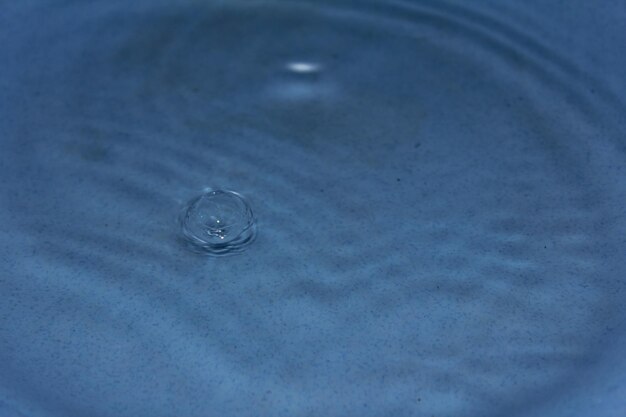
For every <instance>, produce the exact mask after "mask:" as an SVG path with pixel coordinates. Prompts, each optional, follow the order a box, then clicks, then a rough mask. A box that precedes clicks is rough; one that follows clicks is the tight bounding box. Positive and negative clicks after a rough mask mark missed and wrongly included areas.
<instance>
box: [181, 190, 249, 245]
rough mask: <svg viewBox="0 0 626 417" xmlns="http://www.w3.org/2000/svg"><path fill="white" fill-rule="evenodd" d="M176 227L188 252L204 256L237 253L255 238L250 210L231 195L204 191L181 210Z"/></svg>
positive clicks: (228, 192) (246, 204)
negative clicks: (190, 250)
mask: <svg viewBox="0 0 626 417" xmlns="http://www.w3.org/2000/svg"><path fill="white" fill-rule="evenodd" d="M180 226H181V233H182V237H183V239H184V240H185V242H186V243H187V244H188V246H189V248H190V249H192V250H193V251H195V252H199V253H204V254H207V255H214V256H221V255H228V254H233V253H239V252H241V251H243V250H244V249H245V248H246V247H247V246H248V245H249V244H250V243H252V241H253V240H254V238H255V237H256V219H255V217H254V213H253V212H252V208H251V207H250V204H249V203H248V201H247V200H246V199H245V198H244V197H243V196H242V195H241V194H239V193H237V192H235V191H228V190H205V192H204V193H202V194H201V195H199V196H197V197H195V198H193V199H192V200H190V201H189V202H188V203H187V204H186V205H185V207H183V210H182V212H181V215H180Z"/></svg>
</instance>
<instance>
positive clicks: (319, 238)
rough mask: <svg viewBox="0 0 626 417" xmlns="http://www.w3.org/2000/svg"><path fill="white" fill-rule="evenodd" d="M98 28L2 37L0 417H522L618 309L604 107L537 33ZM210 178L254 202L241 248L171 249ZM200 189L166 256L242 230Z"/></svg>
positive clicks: (234, 15)
mask: <svg viewBox="0 0 626 417" xmlns="http://www.w3.org/2000/svg"><path fill="white" fill-rule="evenodd" d="M30 7H33V8H32V11H31V12H29V13H32V14H33V15H34V14H35V13H36V10H37V8H34V6H32V5H31V6H30ZM102 7H103V8H102V9H100V8H97V7H85V6H79V5H78V3H75V2H68V3H64V5H63V7H61V6H56V7H50V8H48V9H46V15H47V16H49V19H48V20H47V23H46V26H45V27H43V28H41V29H40V30H39V31H35V32H32V33H31V34H22V35H21V36H22V37H23V39H22V43H23V45H48V46H49V48H47V49H48V50H47V51H43V50H40V49H41V48H32V47H31V48H24V49H23V50H20V55H17V54H16V56H23V54H32V55H27V56H28V59H29V60H32V62H31V61H29V65H28V66H27V67H28V68H31V69H30V70H29V71H27V72H26V73H25V75H23V76H20V78H18V79H17V81H16V82H15V83H14V84H15V85H19V86H20V88H19V91H17V90H16V91H14V92H13V93H11V91H8V92H7V94H8V96H7V97H13V98H14V99H15V100H11V102H12V103H13V107H12V113H11V114H12V115H13V117H12V118H7V120H9V119H12V120H17V122H15V125H16V126H17V127H15V128H14V129H13V130H10V129H8V130H7V132H8V133H7V136H6V137H7V138H12V139H11V140H10V141H9V139H6V141H7V142H6V143H7V146H6V147H3V149H6V154H5V155H9V156H3V155H0V158H3V159H2V164H0V172H1V173H2V174H5V173H6V174H7V175H0V181H5V182H3V187H6V189H7V190H9V191H7V192H8V193H9V192H10V195H11V198H8V199H3V203H2V204H3V205H2V207H4V206H6V207H7V208H6V210H7V211H8V213H9V214H10V216H6V217H5V218H11V219H14V220H11V222H12V225H13V226H14V229H15V230H10V231H9V230H7V232H6V233H7V234H10V235H11V236H14V240H13V242H14V243H13V245H12V246H11V245H9V248H7V252H6V253H7V255H6V256H7V257H10V258H11V259H14V261H12V263H11V267H10V269H9V270H8V271H7V274H5V276H6V277H12V276H15V277H18V278H19V279H14V280H13V279H10V278H3V279H0V286H1V289H2V290H3V291H4V293H6V294H10V295H9V296H8V301H7V303H6V305H7V306H10V309H9V308H8V307H7V308H6V309H2V307H0V324H5V323H7V324H12V325H13V326H12V327H10V328H11V329H13V330H12V331H11V332H10V334H11V337H6V338H0V339H2V340H3V342H2V343H0V358H1V359H3V361H0V362H4V363H7V364H9V363H17V364H20V367H19V369H18V367H17V365H16V368H15V369H12V368H11V370H10V372H9V368H8V365H6V370H7V372H4V373H3V372H0V375H5V374H6V375H9V378H11V377H15V378H13V379H16V378H18V377H19V379H20V381H23V384H22V385H23V387H25V388H24V389H23V390H22V391H21V392H17V389H16V390H15V392H13V391H11V395H14V396H15V398H19V399H20V400H19V401H16V403H21V404H26V403H28V404H36V405H35V406H33V407H41V408H42V409H52V408H53V407H51V406H50V405H51V404H52V403H54V405H55V407H56V408H55V409H59V410H61V411H59V413H58V414H63V415H80V414H89V415H95V414H98V415H119V414H120V412H119V410H125V412H126V414H128V413H130V414H133V415H148V414H150V415H152V416H160V415H167V414H180V415H188V416H195V415H199V416H204V415H205V414H206V410H207V409H211V410H215V411H214V412H215V414H216V415H217V414H219V415H233V414H237V415H251V414H254V413H256V412H257V410H259V409H260V408H259V407H261V406H259V404H266V405H264V406H262V407H265V408H262V411H263V412H265V413H266V414H272V415H279V414H280V413H281V411H280V410H287V411H285V414H288V415H308V414H316V415H317V414H323V415H329V416H335V415H336V416H339V415H352V414H355V413H356V414H359V415H363V416H368V415H372V416H374V415H377V416H378V415H405V414H416V413H421V414H424V415H433V414H434V415H446V416H460V415H463V416H468V415H480V416H485V415H488V416H494V417H495V416H499V415H505V414H506V415H514V414H515V413H517V414H519V415H528V414H529V413H532V411H531V410H529V409H528V406H527V404H531V403H532V404H538V403H541V402H542V401H544V400H545V401H547V400H549V399H550V398H552V397H554V396H556V395H559V392H560V388H558V387H562V386H564V385H567V384H565V382H567V381H571V380H573V379H575V378H574V376H575V375H576V374H577V372H578V370H579V369H580V367H581V364H582V363H586V362H587V361H589V360H594V358H596V353H595V352H596V351H595V347H596V346H597V344H598V343H604V342H606V341H607V338H606V337H605V336H604V333H605V330H604V329H605V327H606V326H608V325H612V323H614V322H616V321H618V320H619V319H620V318H621V317H623V316H624V314H623V308H620V304H619V303H620V301H621V300H620V299H619V296H618V295H619V289H620V288H622V287H623V283H622V282H621V280H620V279H619V278H616V277H617V276H618V274H617V272H619V271H621V270H622V269H621V268H623V261H620V258H619V257H618V256H617V255H616V254H618V253H621V252H620V250H621V249H623V238H622V236H623V233H621V231H623V228H621V226H620V224H621V223H619V214H620V207H621V206H620V205H619V204H617V202H619V198H618V197H619V192H620V191H619V190H618V187H619V186H620V183H619V181H615V178H616V173H617V172H618V171H617V168H615V170H614V171H609V170H608V168H606V167H604V165H603V163H604V162H605V160H604V159H602V158H600V157H599V156H598V155H597V152H599V151H598V149H599V148H598V146H605V147H606V152H607V153H610V151H611V149H612V148H611V147H610V146H609V145H607V144H608V143H610V142H611V141H613V140H614V138H616V137H619V135H617V133H619V131H620V129H621V130H623V127H624V126H623V123H622V124H620V125H616V124H615V122H614V120H611V119H610V118H607V117H604V116H603V114H605V110H607V109H610V110H611V111H616V110H617V109H619V108H622V107H620V106H622V104H621V103H619V98H615V97H613V96H612V93H611V92H610V90H609V91H607V90H608V89H607V88H606V87H604V86H603V84H602V82H599V81H598V80H597V79H594V78H593V77H592V75H593V71H589V70H587V71H584V70H583V68H580V65H579V64H580V63H577V64H575V63H572V62H569V61H568V60H567V59H565V57H564V54H563V53H556V51H555V49H558V48H556V46H555V45H552V44H550V43H549V41H548V40H544V39H538V36H537V35H535V34H532V33H527V32H524V31H523V30H522V29H521V28H519V26H515V25H514V24H511V23H513V22H509V21H507V20H502V17H501V16H498V15H497V14H496V13H495V12H493V13H492V12H489V11H487V10H481V7H480V6H479V5H473V6H469V5H464V6H459V5H452V4H451V3H448V2H431V1H420V2H405V1H393V2H387V3H385V4H383V3H378V2H374V1H365V2H363V3H362V5H360V7H359V8H358V9H357V8H354V7H353V5H352V4H351V3H349V2H342V1H339V2H332V3H331V2H319V3H316V4H311V3H308V2H303V1H298V2H289V3H284V2H262V3H255V4H252V3H248V2H246V3H243V2H236V3H229V4H228V5H226V4H208V3H202V2H195V1H194V2H182V3H180V4H177V5H171V4H167V3H166V2H162V3H154V2H151V3H148V2H135V3H133V4H132V5H128V4H124V5H122V3H121V2H119V3H117V2H110V3H107V5H106V7H105V6H102ZM77 10H80V11H81V13H80V15H79V16H78V15H77V16H76V19H68V16H71V15H72V14H73V13H75V12H76V13H77ZM24 13H25V14H26V15H28V16H30V15H29V14H28V13H26V12H24ZM28 16H22V17H25V19H26V20H21V19H20V21H26V22H29V21H30V20H28ZM31 19H33V17H31ZM52 32H54V33H52ZM77 33H80V35H81V36H80V37H79V36H77V35H76V34H77ZM53 35H54V36H53ZM46 37H50V38H51V39H54V42H50V43H44V42H43V41H42V40H43V39H45V38H46ZM233 51H237V53H236V54H235V53H233ZM50 56H57V57H63V58H58V59H57V60H47V58H48V57H50ZM19 62H21V61H19ZM37 63H38V64H39V65H35V64H37ZM32 68H46V69H47V72H46V73H45V74H44V73H43V72H42V71H41V70H35V69H32ZM0 71H3V70H1V69H0ZM595 75H598V74H595ZM596 78H597V77H596ZM18 81H19V82H18ZM10 84H11V83H10ZM589 88H593V89H594V91H596V92H597V94H592V93H590V92H589V91H588V89H589ZM36 91H39V92H40V93H41V94H39V95H37V96H35V92H36ZM31 93H32V95H31ZM10 94H13V95H10ZM35 97H36V98H35ZM0 109H2V107H0ZM33 114H36V115H37V117H34V116H32V115H33ZM581 115H582V116H581ZM50 132H54V135H51V133H50ZM590 138H594V141H591V139H590ZM4 144H5V143H4V142H3V145H4ZM596 145H597V146H596ZM589 153H590V154H589ZM589 155H590V156H589ZM618 156H623V154H622V153H618ZM594 158H596V159H595V161H596V163H595V165H594V164H592V163H593V161H594ZM590 161H591V162H590ZM615 166H616V167H617V166H618V165H615ZM4 178H14V179H16V180H15V181H14V182H11V181H9V180H4ZM207 181H208V182H209V183H212V184H227V185H228V188H231V189H235V190H241V192H242V193H243V194H245V195H254V196H262V197H263V198H261V199H258V201H257V200H255V207H254V213H255V214H256V215H258V216H259V218H260V219H262V220H263V227H264V229H263V233H261V234H260V235H259V236H258V238H257V240H256V243H255V244H254V246H245V247H246V248H248V249H249V252H247V254H246V256H238V257H232V258H231V257H225V258H223V259H220V260H219V262H209V263H207V262H205V261H203V260H199V259H198V257H197V256H193V255H192V254H190V253H189V251H188V250H185V248H184V247H183V248H181V247H180V245H177V244H174V243H173V242H174V241H175V240H176V239H174V238H175V235H176V234H177V233H178V232H179V231H178V230H177V231H172V227H171V224H170V223H171V222H170V220H171V217H172V213H175V212H176V210H177V208H178V207H180V206H181V205H183V204H185V201H187V199H188V197H189V196H190V195H193V193H195V192H196V191H197V190H198V189H201V187H203V186H204V184H205V183H207ZM5 184H6V185H5ZM211 193H213V194H211ZM32 196H37V204H33V197H32ZM86 196H90V198H86ZM226 196H231V197H232V195H231V194H224V193H221V192H216V191H210V192H209V194H202V195H201V196H199V197H197V198H196V199H193V200H192V201H191V202H188V203H187V205H186V206H185V207H186V211H185V214H184V215H183V216H182V220H181V221H182V226H183V230H184V232H183V235H185V234H186V235H187V237H189V238H191V239H192V241H194V242H196V238H197V236H199V235H200V236H201V242H200V245H199V246H192V247H195V248H196V249H200V250H202V251H205V252H206V251H207V249H208V252H209V253H213V252H215V251H214V248H213V245H214V244H215V242H216V241H217V242H218V252H220V251H222V250H224V251H226V252H229V253H230V251H235V252H236V251H237V250H239V249H243V247H244V246H240V244H247V243H249V242H250V241H251V239H252V238H253V237H254V236H255V235H254V233H253V226H251V223H250V219H251V218H252V214H251V211H250V212H248V208H249V207H248V206H247V205H246V204H244V206H239V205H237V204H235V205H234V206H229V207H230V208H231V209H232V210H231V209H229V210H226V212H225V214H226V215H229V214H234V219H235V220H232V222H231V223H230V224H231V225H233V226H232V227H231V228H228V229H226V228H222V227H217V226H216V224H213V225H209V229H210V230H209V231H211V233H209V234H208V235H207V233H206V231H207V225H206V221H205V220H207V218H210V217H211V216H212V214H211V213H214V212H216V210H217V211H220V210H221V208H220V207H221V205H220V206H219V207H218V206H216V205H213V204H212V203H211V204H208V207H204V206H203V207H200V206H199V203H203V202H205V201H208V199H212V198H213V197H226ZM92 197H94V198H92ZM205 198H206V199H207V200H205ZM237 201H239V200H237V199H236V200H235V202H237ZM609 201H612V202H613V204H612V205H611V204H607V203H606V202H609ZM242 207H243V210H239V209H240V208H242ZM205 209H207V210H205ZM218 209H219V210H218ZM3 210H4V208H3ZM196 214H198V217H195V215H196ZM187 215H190V216H187ZM202 216H204V217H202ZM207 216H208V217H207ZM214 217H215V218H216V219H218V218H219V219H221V214H220V216H214ZM51 218H54V219H55V221H54V222H51V221H50V219H51ZM194 219H195V220H201V221H199V222H193V221H192V220H194ZM220 222H221V220H220ZM13 223H14V224H13ZM179 226H181V224H179ZM235 229H236V230H235ZM9 232H10V233H9ZM242 233H243V234H242ZM18 237H19V238H18ZM231 237H232V239H233V240H230V239H231ZM227 239H228V242H227V243H226V246H220V245H221V243H220V242H222V241H224V240H227ZM620 239H621V240H620ZM18 242H19V243H18ZM24 254H27V255H28V257H25V255H24ZM7 268H8V267H7ZM616 271H617V272H616ZM3 276H4V275H3ZM225 278H226V279H225ZM581 289H583V290H581ZM42 300H47V301H45V303H44V302H43V301H42ZM33 323H34V324H33ZM0 333H1V331H0ZM7 334H8V333H7ZM72 335H80V337H76V336H72ZM152 347H154V348H152ZM119 358H123V359H124V360H123V361H120V360H119ZM32 364H43V365H40V366H35V365H32ZM121 364H132V367H133V372H128V371H127V370H125V369H122V368H123V367H122V365H121ZM22 365H23V366H22ZM94 369H114V370H115V372H113V373H111V374H107V375H96V374H95V371H93V370H94ZM1 370H3V371H4V370H5V368H2V369H1ZM42 372H43V374H42ZM41 375H44V376H45V377H41ZM513 376H514V377H513ZM2 380H3V379H2V378H1V377H0V382H2ZM59 380H62V382H64V383H56V382H57V381H59ZM67 381H70V382H69V383H67ZM146 381H148V382H146ZM151 381H152V382H151ZM5 382H6V381H5ZM68 384H69V385H68ZM5 385H7V384H6V383H5ZM171 386H177V387H178V388H177V390H175V392H172V390H171V389H169V388H168V387H171ZM137 387H142V388H141V389H138V388H137ZM3 389H4V386H3ZM7 389H8V388H7ZM76 392H81V393H83V394H82V395H81V396H76V395H75V393H76ZM3 398H4V397H2V396H0V401H2V399H3ZM417 399H419V401H418V400H417ZM11 404H13V403H11ZM181 404H182V405H181ZM46 406H50V407H46ZM129 410H130V411H129ZM486 410H487V411H486ZM503 410H504V411H503ZM509 411H510V412H509ZM33 414H36V413H33ZM39 414H41V415H45V412H43V411H42V412H41V413H39Z"/></svg>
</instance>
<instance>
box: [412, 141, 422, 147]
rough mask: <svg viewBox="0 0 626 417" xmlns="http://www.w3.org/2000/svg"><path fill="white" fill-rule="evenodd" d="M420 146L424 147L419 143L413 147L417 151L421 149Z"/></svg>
mask: <svg viewBox="0 0 626 417" xmlns="http://www.w3.org/2000/svg"><path fill="white" fill-rule="evenodd" d="M420 146H422V144H421V143H419V142H417V143H416V144H415V145H413V147H414V148H415V149H417V148H419V147H420Z"/></svg>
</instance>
